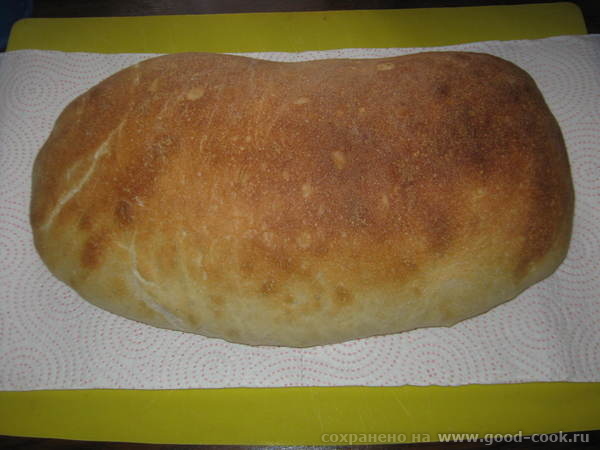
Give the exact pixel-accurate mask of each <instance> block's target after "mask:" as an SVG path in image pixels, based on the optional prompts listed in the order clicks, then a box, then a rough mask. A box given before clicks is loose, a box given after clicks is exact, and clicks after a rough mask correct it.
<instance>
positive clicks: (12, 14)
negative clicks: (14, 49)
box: [0, 0, 33, 51]
mask: <svg viewBox="0 0 600 450" xmlns="http://www.w3.org/2000/svg"><path fill="white" fill-rule="evenodd" d="M32 10H33V0H0V50H2V51H3V50H4V49H5V48H6V44H7V42H8V35H9V34H10V29H11V28H12V26H13V24H14V23H15V22H16V21H17V20H19V19H23V18H24V17H29V16H31V12H32Z"/></svg>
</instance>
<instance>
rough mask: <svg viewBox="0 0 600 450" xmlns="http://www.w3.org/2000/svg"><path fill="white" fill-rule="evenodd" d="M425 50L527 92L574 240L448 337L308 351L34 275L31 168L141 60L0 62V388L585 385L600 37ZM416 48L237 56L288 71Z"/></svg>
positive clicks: (592, 368)
mask: <svg viewBox="0 0 600 450" xmlns="http://www.w3.org/2000/svg"><path fill="white" fill-rule="evenodd" d="M437 49H446V50H447V49H460V50H467V51H481V52H486V53H491V54H494V55H497V56H500V57H502V58H505V59H507V60H510V61H513V62H514V63H516V64H518V65H519V66H521V67H522V68H524V69H525V70H527V71H528V72H529V73H530V74H531V75H532V76H533V77H534V79H535V80H536V82H537V83H538V85H539V87H540V89H541V91H542V93H543V94H544V96H545V98H546V100H547V102H548V104H549V106H550V108H551V109H552V111H553V112H554V114H555V115H556V117H557V119H558V121H559V123H560V126H561V128H562V131H563V134H564V137H565V140H566V143H567V147H568V152H569V157H570V160H571V164H572V171H573V177H574V182H575V189H576V210H575V226H574V233H573V241H572V244H571V248H570V251H569V255H568V257H567V260H566V261H565V262H564V263H563V265H562V266H561V267H560V268H559V270H558V271H557V272H556V273H555V274H554V275H553V276H552V277H550V278H549V279H547V280H545V281H543V282H542V283H539V284H537V285H535V286H534V287H532V288H530V289H529V290H527V291H526V292H525V293H523V294H522V295H521V296H519V297H518V298H517V299H515V300H513V301H511V302H509V303H507V304H504V305H502V306H499V307H497V308H496V309H494V310H493V311H491V312H489V313H487V314H484V315H482V316H479V317H476V318H473V319H470V320H467V321H464V322H462V323H460V324H458V325H456V326H454V327H452V328H448V329H444V328H437V329H422V330H416V331H412V332H408V333H403V334H398V335H392V336H384V337H375V338H369V339H362V340H357V341H352V342H348V343H344V344H337V345H330V346H323V347H315V348H309V349H289V348H272V347H261V348H254V347H247V346H243V345H236V344H230V343H227V342H224V341H221V340H218V339H208V338H204V337H202V336H196V335H191V334H185V333H179V332H174V331H166V330H161V329H156V328H152V327H150V326H146V325H142V324H139V323H136V322H133V321H129V320H127V319H123V318H121V317H118V316H115V315H112V314H110V313H108V312H105V311H102V310H100V309H97V308H95V307H94V306H91V305H90V304H88V303H87V302H85V301H84V300H82V299H81V298H79V297H78V296H77V294H75V293H74V292H73V291H72V290H71V289H70V288H68V287H67V286H65V285H63V284H62V283H60V282H59V281H57V280H56V279H54V278H53V277H52V276H51V275H50V273H49V272H48V271H47V270H46V268H45V267H44V265H43V264H42V262H41V261H40V259H39V258H38V256H37V254H36V253H35V250H34V248H33V245H32V240H31V232H30V228H29V221H28V206H29V195H30V177H31V174H30V172H31V166H32V163H33V160H34V157H35V155H36V153H37V151H38V149H39V148H40V146H41V145H42V144H43V142H44V140H45V139H46V137H47V136H48V134H49V132H50V130H51V128H52V126H53V123H54V121H55V120H56V118H57V116H58V114H59V113H60V112H61V111H62V109H63V108H64V107H65V106H66V105H67V104H68V103H69V102H70V101H71V100H72V99H73V98H74V97H76V96H77V95H79V94H81V93H83V92H84V91H85V90H87V89H88V88H89V87H91V86H92V85H94V84H96V83H98V82H99V81H101V80H102V79H104V78H106V77H107V76H109V75H111V74H112V73H114V72H116V71H118V70H120V69H122V68H124V67H126V66H129V65H131V64H134V63H136V62H138V61H140V60H143V59H145V58H148V57H150V56H153V55H138V54H115V55H99V54H84V53H62V52H48V51H33V50H26V51H17V52H9V53H6V54H3V55H1V56H0V389H2V390H27V389H75V388H129V389H136V388H144V389H149V388H152V389H162V388H165V389H166V388H201V387H234V386H260V387H265V386H336V385H370V386H393V385H403V384H413V385H429V384H438V385H459V384H468V383H514V382H527V381H560V380H565V381H566V380H569V381H600V270H599V269H600V36H598V35H595V36H579V37H557V38H549V39H542V40H535V41H509V42H496V41H494V42H485V43H474V44H467V45H457V46H451V47H439V48H437ZM424 50H433V49H432V48H427V49H345V50H332V51H323V52H304V53H269V54H267V53H256V54H249V56H254V57H259V58H265V59H272V60H279V61H297V60H309V59H318V58H331V57H384V56H393V55H401V54H407V53H414V52H417V51H424Z"/></svg>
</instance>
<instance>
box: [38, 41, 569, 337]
mask: <svg viewBox="0 0 600 450" xmlns="http://www.w3.org/2000/svg"><path fill="white" fill-rule="evenodd" d="M572 216H573V189H572V182H571V176H570V169H569V163H568V159H567V154H566V151H565V146H564V142H563V138H562V136H561V131H560V128H559V126H558V124H557V122H556V120H555V118H554V117H553V115H552V113H551V112H550V110H549V108H548V107H547V105H546V103H545V101H544V99H543V97H542V95H541V93H540V92H539V90H538V88H537V87H536V85H535V82H534V81H533V80H532V78H531V77H530V76H529V75H528V74H527V73H526V72H524V71H523V70H521V69H520V68H518V67H517V66H515V65H513V64H512V63H509V62H507V61H504V60H502V59H500V58H497V57H493V56H490V55H486V54H478V53H461V52H430V53H419V54H414V55H408V56H400V57H393V58H385V59H362V60H353V59H337V60H335V59H334V60H320V61H310V62H297V63H280V62H269V61H263V60H257V59H251V58H246V57H240V56H229V55H220V54H204V53H196V54H192V53H189V54H176V55H169V56H162V57H158V58H153V59H149V60H146V61H143V62H141V63H139V64H136V65H134V66H132V67H129V68H127V69H125V70H122V71H120V72H118V73H117V74H115V75H113V76H111V77H110V78H108V79H106V80H105V81H103V82H101V83H100V84H98V85H97V86H95V87H93V88H91V89H90V90H89V91H88V92H86V93H85V94H83V95H81V96H80V97H79V98H77V99H75V100H74V101H73V102H72V103H71V104H70V105H69V106H68V107H67V108H66V109H65V110H64V112H63V113H62V114H61V115H60V117H59V118H58V120H57V122H56V125H55V127H54V130H53V131H52V133H51V135H50V137H49V138H48V140H47V142H46V143H45V144H44V146H43V147H42V149H41V150H40V152H39V155H38V157H37V159H36V162H35V166H34V169H33V194H32V201H31V224H32V228H33V235H34V240H35V245H36V248H37V250H38V252H39V254H40V256H41V258H42V259H43V261H44V262H45V264H46V265H47V266H48V268H49V269H50V271H51V272H52V273H53V274H54V275H55V276H56V277H58V278H59V279H60V280H62V281H63V282H65V283H67V284H68V285H69V286H71V287H72V288H73V289H75V290H76V291H77V292H78V293H79V294H80V295H81V296H82V297H83V298H85V299H87V300H88V301H90V302H91V303H93V304H95V305H97V306H99V307H101V308H104V309H106V310H108V311H112V312H113V313H116V314H119V315H121V316H125V317H128V318H130V319H134V320H137V321H140V322H144V323H147V324H151V325H154V326H157V327H162V328H168V329H173V330H182V331H186V332H192V333H199V334H202V335H205V336H211V337H219V338H222V339H226V340H228V341H232V342H238V343H245V344H252V345H278V346H294V347H296V346H297V347H303V346H313V345H320V344H329V343H335V342H341V341H345V340H350V339H355V338H361V337H366V336H373V335H382V334H389V333H397V332H401V331H405V330H410V329H414V328H418V327H432V326H450V325H452V324H455V323H456V322H458V321H461V320H463V319H466V318H469V317H472V316H475V315H478V314H481V313H483V312H486V311H488V310H489V309H491V308H493V307H494V306H496V305H498V304H500V303H503V302H505V301H507V300H510V299H512V298H514V297H515V296H516V295H518V294H519V293H520V292H521V291H523V290H524V289H526V288H527V287H529V286H531V285H532V284H534V283H536V282H538V281H540V280H542V279H543V278H545V277H547V276H548V275H550V274H551V273H552V272H553V271H554V270H555V269H556V267H557V266H558V265H559V264H560V263H561V261H562V259H563V258H564V256H565V253H566V251H567V248H568V245H569V239H570V234H571V222H572Z"/></svg>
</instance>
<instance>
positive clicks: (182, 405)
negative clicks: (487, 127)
mask: <svg viewBox="0 0 600 450" xmlns="http://www.w3.org/2000/svg"><path fill="white" fill-rule="evenodd" d="M585 33H586V29H585V23H584V21H583V17H582V15H581V12H580V11H579V8H578V7H577V6H576V5H574V4H571V3H552V4H535V5H517V6H492V7H469V8H444V9H441V8H438V9H418V10H378V11H370V10H369V11H328V12H304V13H253V14H228V15H204V16H160V17H127V18H78V19H25V20H22V21H20V22H18V23H17V24H16V25H15V27H14V28H13V31H12V34H11V37H10V40H9V44H8V50H19V49H28V48H35V49H43V50H60V51H86V52H103V53H120V52H140V53H172V52H182V51H214V52H254V51H304V50H324V49H331V48H347V47H427V46H437V45H450V44H457V43H464V42H473V41H483V40H507V39H536V38H544V37H550V36H557V35H568V34H585ZM597 428H600V383H530V384H509V385H471V386H460V387H438V386H427V387H415V386H402V387H377V388H370V387H336V388H316V387H315V388H274V389H246V388H236V389H190V390H155V391H147V390H67V391H27V392H0V434H6V435H20V436H38V437H54V438H65V439H84V440H101V441H102V440H104V441H132V442H155V443H181V444H184V443H206V444H284V445H285V444H287V445H291V444H306V445H309V444H314V445H318V444H321V445H322V444H326V443H328V442H325V441H324V440H323V439H324V438H325V439H328V438H329V439H328V440H329V441H332V440H333V439H335V438H332V437H331V436H330V435H331V434H333V433H340V436H338V438H337V439H343V435H344V434H356V435H357V438H360V435H361V434H364V433H371V434H373V433H376V434H378V435H380V434H384V435H386V437H385V442H383V441H381V440H379V441H378V443H386V442H387V443H389V442H392V440H390V438H391V437H392V435H393V436H395V438H394V440H395V441H396V442H402V441H404V442H413V441H417V442H418V441H419V440H420V441H424V440H427V439H430V440H432V441H435V440H437V439H438V438H439V436H438V435H437V434H438V433H461V432H463V433H469V432H470V433H483V434H485V433H502V434H505V433H518V432H523V434H531V433H544V432H556V431H559V430H562V431H576V430H589V429H597ZM324 435H326V436H325V437H324ZM346 438H348V436H346ZM370 439H374V438H373V437H371V438H370ZM378 439H379V438H378ZM332 443H333V442H332ZM339 443H344V442H339ZM372 443H373V442H372Z"/></svg>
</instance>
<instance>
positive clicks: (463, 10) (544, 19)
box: [8, 3, 586, 53]
mask: <svg viewBox="0 0 600 450" xmlns="http://www.w3.org/2000/svg"><path fill="white" fill-rule="evenodd" d="M583 33H586V28H585V22H584V20H583V17H582V15H581V11H580V10H579V8H578V7H577V6H576V5H575V4H572V3H549V4H531V5H516V6H487V7H458V8H432V9H425V8H423V9H406V10H399V9H395V10H394V9H392V10H357V11H326V12H322V11H319V12H298V13H287V12H286V13H249V14H208V15H195V16H192V15H187V16H147V17H92V18H68V19H24V20H21V21H19V22H17V23H16V24H15V26H14V27H13V30H12V33H11V36H10V39H9V42H8V50H22V49H30V48H36V49H41V50H62V51H72V52H75V51H80V52H99V53H175V52H187V51H206V52H255V51H290V52H296V51H304V50H326V49H332V48H356V47H428V46H436V45H450V44H459V43H464V42H473V41H486V40H507V39H537V38H544V37H549V36H556V35H568V34H583Z"/></svg>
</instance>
